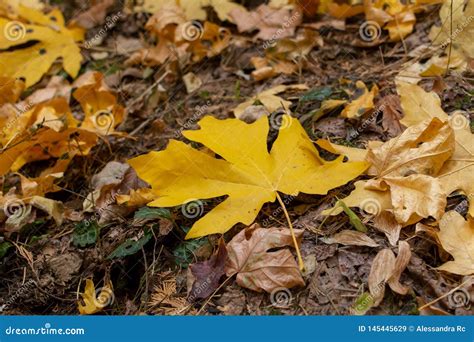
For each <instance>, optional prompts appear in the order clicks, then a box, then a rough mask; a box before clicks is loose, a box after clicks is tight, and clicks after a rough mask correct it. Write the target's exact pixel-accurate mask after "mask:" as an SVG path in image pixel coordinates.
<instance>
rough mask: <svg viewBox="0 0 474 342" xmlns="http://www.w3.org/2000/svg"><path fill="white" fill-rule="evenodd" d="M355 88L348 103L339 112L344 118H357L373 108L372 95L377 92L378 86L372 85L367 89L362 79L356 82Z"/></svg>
mask: <svg viewBox="0 0 474 342" xmlns="http://www.w3.org/2000/svg"><path fill="white" fill-rule="evenodd" d="M356 88H357V90H356V91H355V93H354V96H353V98H352V100H351V102H350V103H349V104H347V105H346V107H345V108H344V110H343V111H342V113H341V116H342V117H344V118H349V119H353V118H359V117H361V116H362V115H364V114H365V113H366V112H367V111H369V110H370V109H373V108H374V97H375V96H376V95H377V94H378V92H379V88H378V87H377V85H375V84H374V85H373V86H372V89H370V91H369V89H367V86H366V85H365V84H364V82H362V81H357V82H356Z"/></svg>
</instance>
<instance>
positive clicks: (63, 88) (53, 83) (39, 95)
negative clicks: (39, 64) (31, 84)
mask: <svg viewBox="0 0 474 342" xmlns="http://www.w3.org/2000/svg"><path fill="white" fill-rule="evenodd" d="M71 89H72V86H71V85H70V84H69V82H68V81H67V80H66V79H65V78H64V77H62V76H53V77H51V79H50V80H49V82H48V84H47V85H46V87H44V88H41V89H38V90H36V91H35V92H34V93H33V94H31V95H30V96H28V97H27V98H26V100H25V102H26V103H27V104H28V105H30V106H33V105H37V104H39V103H41V102H45V101H49V100H52V99H54V98H56V97H64V98H65V99H66V100H67V102H69V99H70V95H71Z"/></svg>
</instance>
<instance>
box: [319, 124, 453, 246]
mask: <svg viewBox="0 0 474 342" xmlns="http://www.w3.org/2000/svg"><path fill="white" fill-rule="evenodd" d="M371 145H372V146H371ZM329 147H331V148H332V146H329ZM453 150H454V132H453V129H452V128H451V127H450V126H449V125H448V123H443V122H441V121H440V120H439V119H437V118H434V119H432V120H426V121H424V122H421V123H420V124H418V125H416V126H412V127H409V128H408V129H407V130H406V131H405V132H403V133H402V134H401V135H400V136H398V137H396V138H393V139H391V140H389V141H387V142H386V143H384V144H382V145H378V146H377V147H374V144H372V143H369V149H368V153H367V156H366V160H367V161H369V162H370V163H371V164H372V166H371V167H370V168H369V170H368V174H369V175H372V176H375V178H373V179H370V180H368V181H365V182H356V184H355V185H356V189H355V190H354V191H353V192H352V193H351V194H350V195H349V196H348V197H346V198H344V199H343V200H344V203H346V205H347V206H349V207H354V206H355V207H359V208H361V209H362V210H364V211H366V212H371V213H372V212H373V213H375V215H376V216H378V215H380V214H382V212H384V211H390V213H391V214H393V218H394V219H395V221H396V223H398V224H396V223H395V222H393V221H392V217H390V216H387V215H388V214H384V215H385V216H384V217H383V218H380V219H379V220H378V222H377V225H378V226H379V229H380V230H382V231H384V233H386V235H387V237H388V238H389V241H390V242H391V243H392V244H394V243H396V241H397V239H398V236H399V229H400V226H399V225H401V226H402V227H405V226H407V225H409V224H413V223H416V222H418V221H419V220H420V219H421V218H423V217H425V218H426V217H429V216H431V217H434V218H435V219H440V218H441V216H442V214H443V212H444V208H445V207H446V192H445V190H444V188H443V187H442V182H441V180H440V179H438V178H435V177H436V176H437V175H438V173H440V170H441V169H442V168H443V165H444V164H445V162H446V161H447V160H449V158H451V155H452V154H453ZM387 196H390V200H389V201H388V202H387ZM369 210H370V211H369ZM340 212H341V210H340V209H337V208H336V209H334V210H333V209H327V210H325V211H323V212H322V214H323V215H335V214H338V213H340Z"/></svg>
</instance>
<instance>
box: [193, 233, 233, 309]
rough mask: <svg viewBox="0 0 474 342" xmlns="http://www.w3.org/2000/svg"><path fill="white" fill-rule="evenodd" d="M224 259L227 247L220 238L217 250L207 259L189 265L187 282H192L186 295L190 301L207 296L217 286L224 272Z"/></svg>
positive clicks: (225, 258) (225, 259)
mask: <svg viewBox="0 0 474 342" xmlns="http://www.w3.org/2000/svg"><path fill="white" fill-rule="evenodd" d="M226 261H227V249H226V246H225V242H224V239H223V238H221V239H220V240H219V245H218V247H217V251H216V252H215V253H214V254H213V255H212V256H211V257H210V258H209V260H206V261H203V262H198V263H195V264H191V265H189V271H188V277H191V281H188V283H191V284H192V286H191V289H190V291H189V295H188V300H189V301H190V302H194V301H195V300H196V299H201V298H207V297H209V296H210V295H211V294H212V293H213V292H214V291H215V290H216V289H217V288H218V287H219V280H220V279H221V277H222V276H223V275H224V274H225V270H224V267H225V264H226Z"/></svg>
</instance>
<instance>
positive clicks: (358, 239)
mask: <svg viewBox="0 0 474 342" xmlns="http://www.w3.org/2000/svg"><path fill="white" fill-rule="evenodd" d="M321 241H323V242H324V243H327V244H332V243H339V244H341V245H345V246H367V247H378V244H377V242H375V241H374V240H373V239H371V238H370V237H368V236H367V235H366V234H364V233H362V232H359V231H356V230H343V231H342V232H339V233H337V234H335V235H333V236H331V237H329V238H322V239H321Z"/></svg>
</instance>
